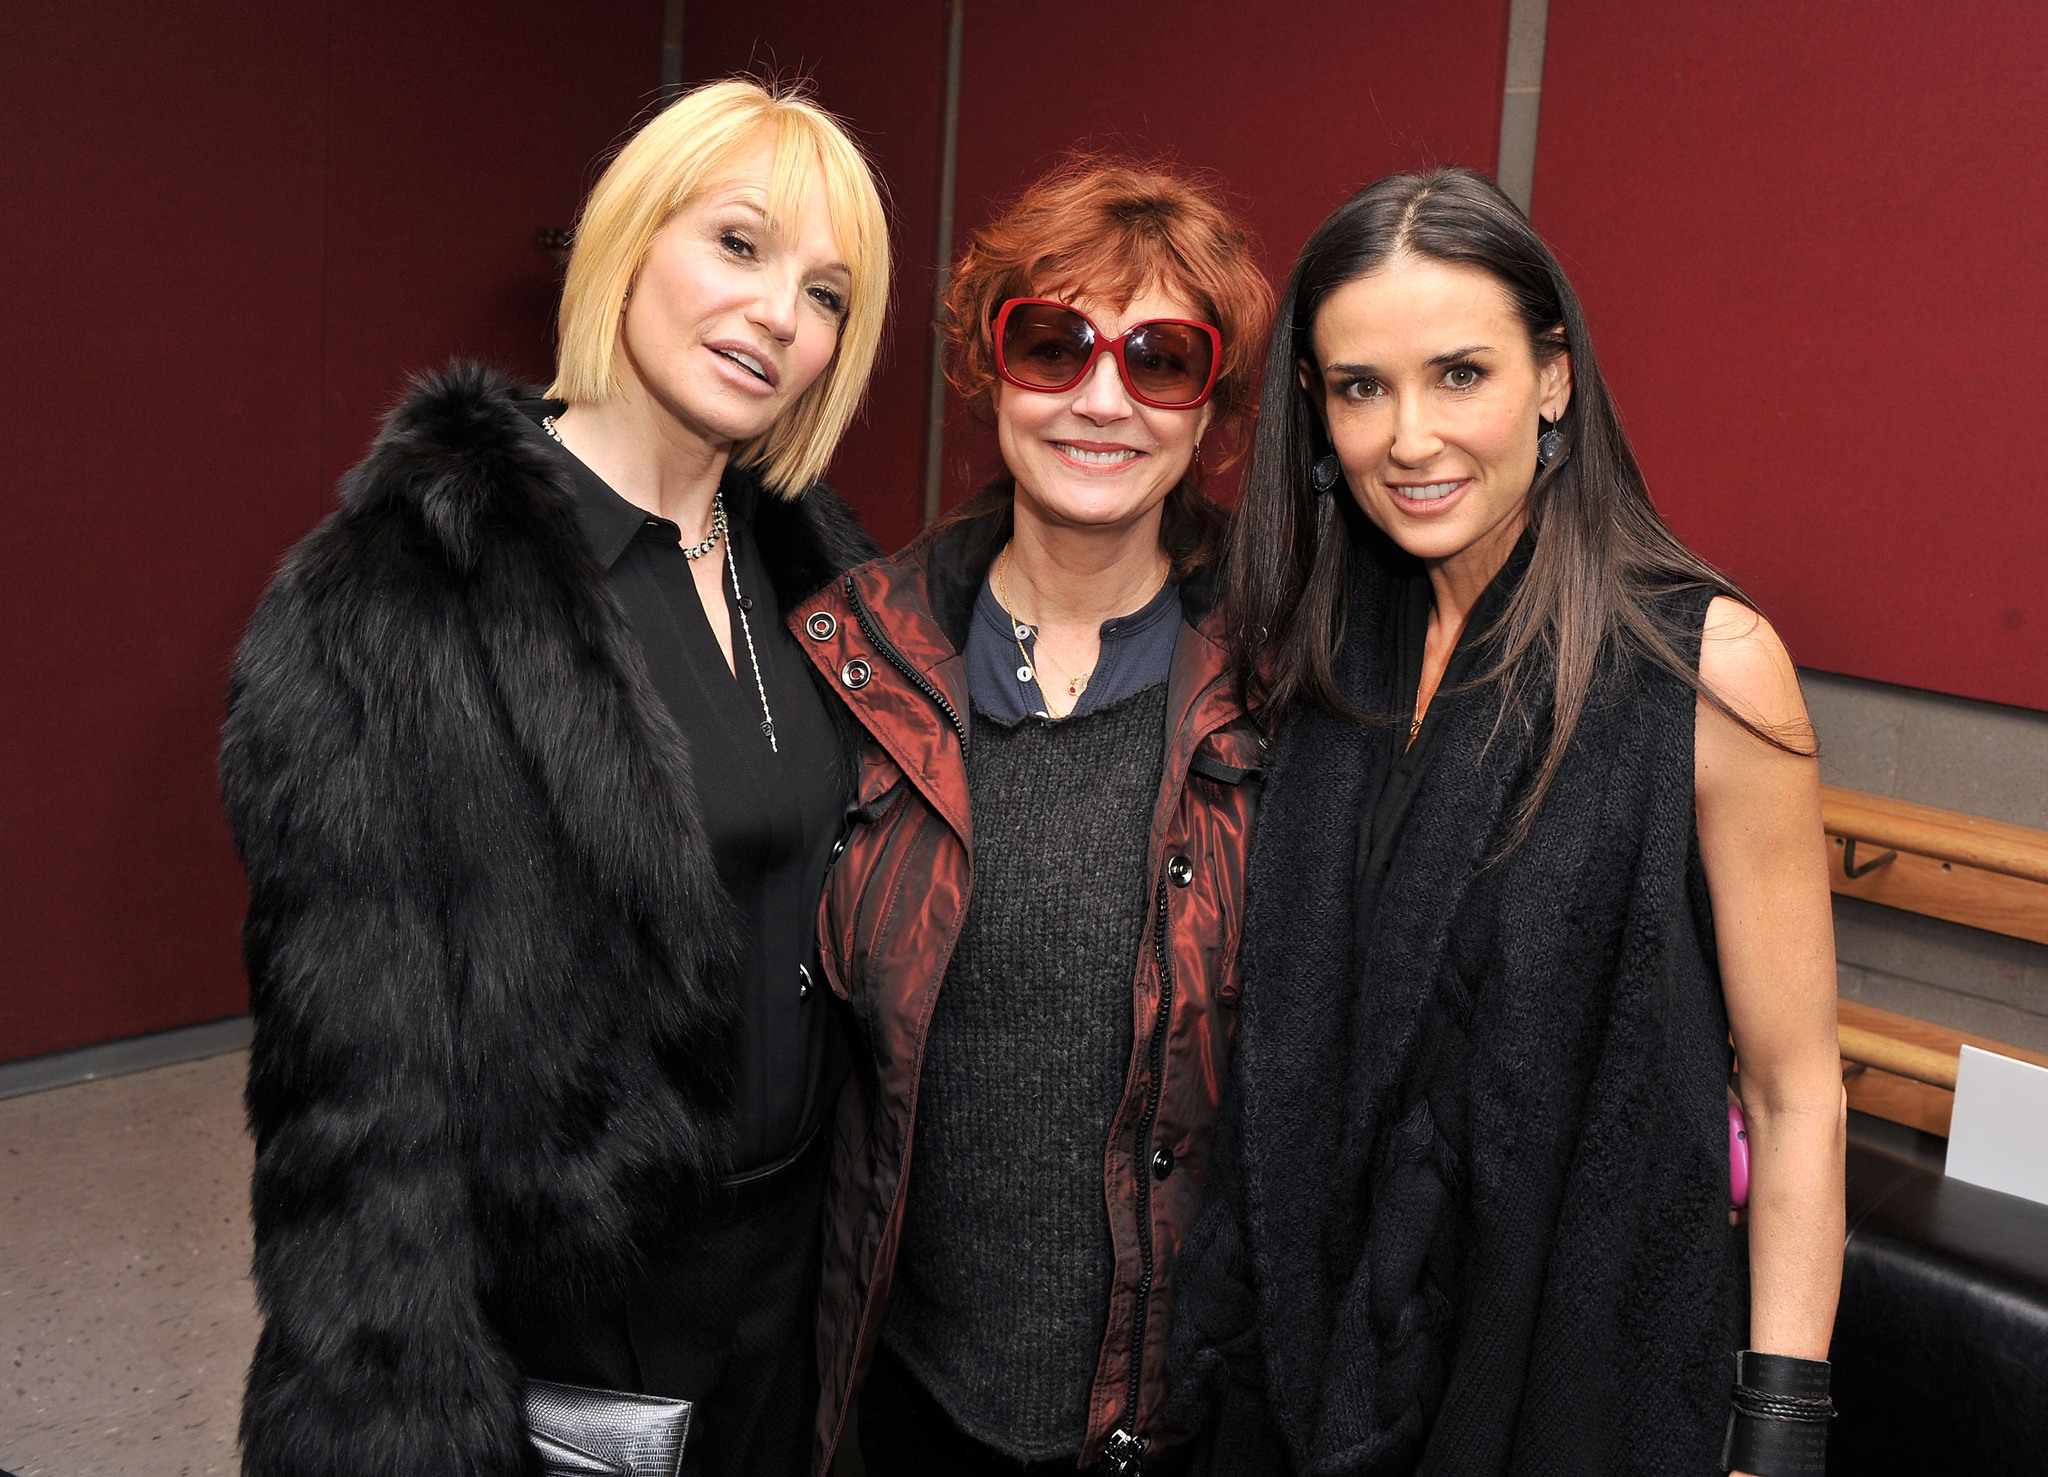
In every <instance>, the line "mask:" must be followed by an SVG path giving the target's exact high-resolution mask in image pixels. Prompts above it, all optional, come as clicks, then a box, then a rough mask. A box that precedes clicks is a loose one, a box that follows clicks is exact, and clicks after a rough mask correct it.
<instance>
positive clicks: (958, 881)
mask: <svg viewBox="0 0 2048 1477" xmlns="http://www.w3.org/2000/svg"><path fill="white" fill-rule="evenodd" d="M1006 522H1007V519H1003V520H982V521H981V522H979V523H968V524H960V525H955V526H954V527H953V528H951V529H949V530H947V531H946V532H944V533H942V534H941V535H939V536H938V537H937V538H936V539H929V540H921V541H920V542H918V543H916V544H913V545H912V546H911V547H910V548H909V549H908V550H906V551H904V552H903V553H901V554H898V555H896V556H895V557H893V558H889V559H880V560H875V561H872V562H870V563H868V564H864V565H862V566H860V567H859V568H857V569H855V570H853V571H852V572H851V573H849V574H848V575H846V576H845V577H844V578H842V579H841V580H839V581H837V582H835V583H834V584H831V585H828V586H827V587H826V588H825V589H824V590H822V591H821V592H819V593H818V594H817V595H815V596H813V597H812V598H811V599H809V600H807V601H805V602H803V603H802V604H801V605H800V606H799V607H798V608H797V609H796V611H795V612H794V614H793V615H792V616H791V618H790V624H791V626H792V627H793V628H794V629H795V630H796V631H797V633H798V636H799V639H800V640H801V642H802V644H803V647H804V649H805V650H806V651H807V652H809V654H810V656H811V659H812V660H813V661H814V662H815V663H816V664H817V666H818V668H819V670H820V671H821V672H822V673H823V674H824V675H825V677H826V678H827V680H828V681H830V682H831V683H832V684H833V686H835V687H836V688H837V689H838V690H839V691H840V693H841V694H842V695H843V696H844V697H845V699H846V701H847V704H848V706H849V707H851V709H852V710H853V713H854V715H855V717H856V718H858V719H859V721H860V722H861V723H862V724H863V725H864V726H865V728H866V730H867V734H868V739H869V742H867V743H866V744H864V745H863V754H862V759H861V770H860V777H859V795H858V801H857V809H856V810H855V811H854V813H853V823H852V825H851V828H850V829H849V831H848V833H847V835H846V837H845V839H844V840H843V841H842V842H841V843H840V845H841V847H842V851H841V852H840V853H839V854H838V856H837V859H836V861H835V862H834V863H833V866H832V870H831V872H830V874H829V875H828V877H827V878H826V883H825V894H824V899H823V901H822V903H821V906H820V921H819V939H820V947H821V949H822V952H823V956H824V964H825V974H826V977H827V978H828V979H829V981H830V982H831V985H832V988H833V990H834V991H835V992H837V993H838V995H839V996H840V998H842V999H843V1000H845V1001H847V1002H848V1003H849V1004H850V1005H851V1007H852V1010H853V1014H854V1017H855V1019H856V1021H857V1030H858V1035H859V1037H860V1038H861V1040H862V1042H863V1044H864V1047H865V1050H864V1051H863V1050H860V1049H859V1048H857V1056H858V1058H859V1060H858V1062H857V1066H856V1070H855V1072H854V1074H853V1076H852V1079H851V1080H850V1082H849V1084H848V1087H847V1090H846V1092H845V1095H844V1096H843V1097H842V1098H841V1100H840V1105H839V1114H838V1122H837V1126H836V1131H835V1134H834V1142H833V1146H832V1169H831V1188H830V1190H829V1191H828V1193H827V1200H826V1215H827V1221H826V1233H825V1261H824V1280H823V1286H822V1289H821V1295H820V1311H819V1335H818V1338H819V1369H820V1373H821V1376H822V1380H823V1394H822V1398H821V1401H820V1405H819V1413H818V1429H817V1436H816V1443H815V1446H814V1449H813V1458H814V1460H813V1469H814V1470H815V1471H816V1472H818V1473H820V1474H822V1473H824V1472H825V1471H827V1470H828V1469H829V1467H830V1464H831V1460H832V1453H833V1451H834V1450H835V1449H836V1447H837V1445H838V1442H839V1436H840V1433H841V1431H842V1430H843V1429H844V1425H845V1419H846V1412H847V1408H848V1406H849V1405H850V1404H851V1402H852V1399H853V1395H854V1391H855V1390H856V1388H857V1387H858V1385H859V1382H860V1380H861V1379H862V1378H863V1377H864V1376H865V1374H866V1371H867V1368H868V1364H869V1362H870V1360H871V1359H872V1357H873V1354H874V1349H875V1341H876V1339H877V1337H878V1335H879V1334H880V1331H881V1326H882V1317H883V1310H884V1309H885V1307H886V1306H887V1303H888V1298H889V1286H890V1280H891V1276H892V1273H893V1270H894V1266H895V1259H896V1251H897V1246H898V1243H899V1238H900V1235H901V1230H902V1224H903V1197H904V1191H905V1187H906V1186H907V1185H908V1183H909V1176H908V1170H909V1166H910V1154H911V1147H912V1145H911V1137H912V1129H913V1127H914V1126H915V1124H916V1121H917V1088H918V1072H919V1067H920V1065H921V1062H922V1059H923V1053H924V1043H925V1033H926V1031H927V1030H928V1028H929V1027H930V1024H931V1019H932V1007H933V1004H934V1002H935V1001H936V1000H937V998H938V992H939V989H940V986H941V984H942V983H943V982H944V980H945V977H946V968H947V965H948V964H949V963H950V961H951V959H952V955H953V946H954V944H955V942H956V941H957V940H958V938H959V935H960V928H961V925H962V923H963V922H964V920H965V919H966V916H967V899H968V895H969V892H970V890H971V889H972V887H973V885H974V829H973V824H972V820H971V818H970V816H969V814H968V799H967V768H966V763H965V746H966V743H967V740H968V726H967V713H968V696H967V664H966V661H965V659H964V658H963V656H962V652H963V650H964V648H965V643H966V633H967V628H968V624H969V621H970V619H971V616H972V612H973V606H974V599H975V595H976V593H977V592H978V590H979V588H980V584H981V581H982V579H983V578H984V576H985V575H986V572H987V570H988V566H989V564H990V562H991V560H992V558H993V556H994V553H995V551H996V549H997V548H998V547H1000V545H1001V541H1002V536H1003V534H1004V529H1003V528H1001V527H1000V526H997V525H998V524H999V523H1006ZM1201 583H1202V582H1201V581H1199V580H1197V581H1190V582H1189V584H1187V585H1185V586H1183V590H1182V603H1183V608H1184V609H1185V610H1186V611H1187V613H1188V616H1189V623H1188V624H1186V625H1184V626H1183V628H1182V630H1181V633H1180V639H1179V643H1178V645H1177V646H1176V648H1175V650H1174V655H1173V664H1172V670H1171V674H1170V676H1169V679H1168V684H1167V717H1168V723H1167V728H1166V740H1165V741H1166V745H1167V748H1166V756H1165V757H1166V764H1165V774H1164V778H1163V779H1162V781H1161V783H1160V790H1159V798H1158V802H1157V804H1156V806H1155V807H1154V810H1153V819H1152V830H1151V838H1150V842H1149V845H1148V849H1147V862H1146V865H1147V866H1148V867H1149V869H1150V873H1151V877H1152V896H1153V917H1152V926H1151V927H1150V928H1149V929H1148V930H1147V937H1146V938H1145V940H1144V941H1143V946H1142V947H1141V948H1140V949H1139V950H1138V952H1137V956H1136V957H1135V958H1134V959H1133V960H1132V977H1131V1008H1132V1011H1133V1013H1134V1020H1135V1024H1136V1034H1135V1044H1134V1047H1133V1050H1132V1055H1131V1064H1130V1071H1129V1075H1128V1077H1127V1079H1126V1084H1125V1088H1124V1095H1123V1100H1122V1103H1121V1104H1120V1106H1119V1108H1118V1110H1117V1114H1116V1118H1115V1120H1114V1123H1113V1126H1112V1128H1111V1138H1110V1142H1109V1144H1108V1145H1106V1146H1105V1148H1106V1152H1105V1154H1104V1185H1103V1190H1104V1196H1105V1203H1106V1204H1107V1206H1108V1208H1109V1213H1110V1231H1111V1237H1112V1244H1113V1246H1114V1248H1115V1253H1116V1271H1115V1278H1114V1282H1113V1284H1112V1288H1113V1291H1112V1294H1111V1299H1110V1306H1109V1322H1108V1328H1107V1331H1106V1332H1105V1334H1104V1336H1103V1342H1102V1351H1101V1354H1100V1356H1099V1357H1098V1359H1097V1362H1096V1370H1095V1382H1094V1386H1093V1388H1092V1390H1091V1392H1090V1395H1089V1416H1088V1433H1087V1437H1086V1440H1085V1442H1084V1444H1083V1447H1082V1451H1081V1459H1082V1462H1083V1464H1084V1465H1092V1464H1093V1463H1094V1462H1095V1461H1097V1460H1098V1459H1099V1458H1101V1457H1103V1456H1105V1455H1108V1456H1111V1457H1116V1456H1118V1455H1121V1454H1126V1453H1129V1454H1134V1453H1135V1450H1136V1447H1135V1444H1134V1443H1133V1442H1132V1440H1131V1437H1132V1436H1133V1435H1134V1434H1135V1435H1140V1436H1143V1437H1145V1438H1146V1439H1148V1440H1149V1441H1152V1442H1155V1443H1157V1442H1160V1441H1162V1440H1172V1439H1174V1437H1175V1435H1176V1434H1178V1433H1173V1432H1170V1431H1169V1430H1168V1429H1167V1428H1166V1426H1165V1424H1164V1421H1163V1418H1162V1415H1161V1405H1162V1403H1163V1400H1164V1395H1165V1382H1164V1364H1165V1359H1166V1347H1167V1333H1168V1329H1167V1321H1168V1318H1169V1317H1170V1315H1171V1311H1172V1308H1173V1266H1174V1260H1175V1257H1176V1255H1177V1253H1178V1252H1179V1249H1180V1246H1181V1243H1182V1242H1183V1241H1184V1240H1185V1238H1186V1236H1187V1234H1188V1232H1189V1230H1190V1229H1191V1228H1192V1226H1193V1224H1194V1218H1195V1213H1196V1211H1197V1210H1198V1209H1199V1208H1200V1205H1201V1198H1202V1188H1203V1185H1204V1182H1205V1181H1206V1179H1207V1177H1208V1150H1209V1140H1210V1134H1211V1130H1212V1128H1213V1127H1214V1125H1215V1122H1216V1116H1217V1112H1218V1110H1219V1108H1220V1106H1221V1104H1222V1100H1223V1089H1224V1085H1225V1082H1226V1080H1227V1078H1228V1074H1229V1066H1230V1054H1231V1049H1232V1046H1233V1045H1234V1043H1235V1039H1236V1035H1237V1015H1236V1006H1237V995H1238V972H1237V944H1238V929H1239V924H1240V920H1241V918H1242V915H1243V909H1242V902H1243V896H1244V875H1245V853H1246V848H1247V844H1248V842H1249V840H1250V835H1251V827H1252V819H1253V813H1254V809H1255V807H1256V805H1257V793H1258V788H1259V787H1258V784H1257V783H1256V781H1257V775H1258V765H1259V754H1260V745H1259V741H1258V737H1257V734H1256V732H1255V731H1254V729H1253V727H1252V726H1251V724H1250V722H1249V721H1248V720H1247V719H1246V717H1245V715H1244V711H1243V709H1242V708H1241V707H1240V706H1239V703H1238V701H1237V698H1236V696H1235V695H1234V692H1233V690H1232V685H1231V682H1230V679H1229V673H1228V665H1227V662H1226V659H1225V655H1224V651H1223V648H1222V646H1221V644H1220V643H1219V642H1218V641H1217V640H1216V639H1214V637H1213V636H1212V635H1211V634H1210V633H1209V632H1208V631H1207V630H1205V629H1204V628H1202V627H1201V626H1199V625H1197V624H1195V621H1196V620H1197V619H1198V618H1199V617H1200V616H1201V615H1202V614H1204V613H1205V612H1204V611H1203V609H1202V607H1203V606H1204V605H1205V604H1206V599H1205V592H1204V591H1203V590H1202V589H1201V588H1200V584H1201ZM1018 1048H1019V1050H1028V1049H1029V1043H1027V1042H1019V1043H1018ZM1109 1469H1110V1470H1112V1471H1115V1470H1117V1463H1116V1462H1115V1461H1114V1460H1112V1461H1111V1462H1110V1464H1109ZM1133 1470H1135V1465H1133Z"/></svg>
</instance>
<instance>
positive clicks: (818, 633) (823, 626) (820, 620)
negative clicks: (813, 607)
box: [804, 610, 839, 641]
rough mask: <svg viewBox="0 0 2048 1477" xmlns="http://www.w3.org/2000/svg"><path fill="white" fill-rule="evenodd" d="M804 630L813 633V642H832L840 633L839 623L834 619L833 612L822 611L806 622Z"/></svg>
mask: <svg viewBox="0 0 2048 1477" xmlns="http://www.w3.org/2000/svg"><path fill="white" fill-rule="evenodd" d="M804 629H805V630H806V631H809V632H810V633H811V639H812V640H813V641H830V640H831V639H832V638H833V637H834V636H835V635H837V634H838V632H839V622H838V621H836V620H834V619H833V618H832V612H831V611H829V610H821V611H819V612H818V613H817V614H815V615H813V616H812V617H811V618H810V619H809V620H807V621H805V622H804Z"/></svg>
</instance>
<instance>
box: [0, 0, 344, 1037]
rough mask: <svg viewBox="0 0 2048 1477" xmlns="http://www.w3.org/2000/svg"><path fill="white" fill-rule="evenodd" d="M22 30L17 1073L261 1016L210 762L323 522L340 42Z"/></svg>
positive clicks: (14, 239)
mask: <svg viewBox="0 0 2048 1477" xmlns="http://www.w3.org/2000/svg"><path fill="white" fill-rule="evenodd" d="M8 33H9V35H8V44H7V46H6V47H5V48H0V98H4V99H5V101H4V102H0V109H4V124H0V133H4V135H5V136H6V137H7V138H8V139H9V140H10V141H11V142H10V145H9V147H8V148H6V149H5V150H0V198H5V199H6V200H7V201H8V202H9V212H8V229H7V240H6V244H5V246H4V248H0V250H4V252H5V262H6V270H5V271H0V321H4V322H5V323H6V324H7V325H8V328H7V339H8V347H7V357H8V364H9V369H10V371H11V373H10V380H11V382H12V384H13V386H14V393H13V395H12V396H10V403H9V416H8V420H9V427H10V431H9V434H8V436H7V438H6V439H7V452H6V455H5V457H4V459H0V466H4V467H5V469H6V470H5V473H4V476H5V479H6V482H5V488H6V491H5V497H6V512H7V524H8V528H7V537H6V538H5V539H4V540H0V690H4V692H5V699H4V701H0V734H4V738H0V752H4V754H5V756H6V762H5V764H4V766H0V835H4V837H5V838H6V844H5V845H4V847H0V909H4V914H0V917H4V936H0V1057H16V1056H27V1055H32V1054H35V1053H38V1052H42V1051H48V1050H51V1049H54V1048H58V1047H64V1046H72V1045H77V1044H79V1043H82V1042H87V1041H94V1040H99V1039H102V1038H105V1037H110V1036H120V1035H126V1034H130V1033H132V1032H137V1031H143V1030H148V1029H150V1028H152V1027H156V1026H164V1025H171V1024H175V1023H179V1022H184V1021H191V1020H204V1019H208V1018H210V1017H216V1016H224V1015H230V1014H233V1013H234V1012H235V1011H237V1010H240V1009H241V1008H242V1004H243V999H244V995H243V985H242V979H241V970H240V966H239V963H238V960H237V953H236V940H235V924H236V920H237V918H238V916H239V913H240V908H241V891H240V878H239V874H238V872H237V869H236V867H235V865H234V861H233V858H232V856H231V855H230V852H229V848H228V844H227V837H226V834H225V830H224V828H223V827H222V825H221V822H220V819H219V810H218V806H217V804H216V802H215V799H214V784H213V775H212V768H213V765H212V755H213V749H214V747H215V744H216V742H217V735H218V732H219V710H220V696H221V687H222V673H223V667H224V664H225V662H226V659H227V654H228V652H229V651H230V649H231V648H232V645H233V643H234V640H235V638H236V636H237V634H238V632H239V630H240V627H241V624H242V622H243V621H244V620H245V619H246V618H247V616H248V612H249V607H250V606H251V604H252V603H253V602H254V599H255V595H256V591H257V589H258V587H259V586H260V584H261V582H262V578H263V573H264V570H265V568H266V567H267V566H268V564H269V563H270V561H271V560H272V559H274V558H275V557H276V554H277V552H278V551H279V550H280V549H282V548H283V547H284V545H285V544H286V543H287V542H288V541H289V540H290V539H291V538H292V537H294V536H295V535H296V534H297V533H298V532H299V531H300V530H302V529H303V528H305V527H306V526H307V525H308V524H309V523H310V522H311V521H312V518H313V517H314V516H315V514H316V510H317V509H318V507H319V506H320V501H321V500H320V497H319V493H318V469H319V395H318V385H319V371H320V300H319V293H318V291H317V283H318V280H319V273H320V257H321V229H322V218H321V198H320V195H321V192H320V160H321V154H322V147H323V133H324V120H323V116H322V108H321V79H322V76H323V74H324V70H325V62H326V57H325V47H326V21H325V18H324V16H323V14H322V13H321V11H320V9H319V8H318V7H308V8H298V7H291V6H277V7H258V8H254V9H252V8H251V7H249V6H246V5H232V4H224V3H215V4H192V5H180V6H161V5H154V4H142V3H125V4H99V5H94V6H90V7H86V6H80V7H64V6H23V7H16V9H15V13H14V14H12V15H11V16H10V17H9V22H8ZM223 38H232V40H231V42H227V43H225V44H224V40H223Z"/></svg>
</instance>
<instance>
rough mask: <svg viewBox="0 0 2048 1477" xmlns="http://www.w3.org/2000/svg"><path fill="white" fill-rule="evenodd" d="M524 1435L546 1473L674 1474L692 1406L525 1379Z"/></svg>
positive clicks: (600, 1476) (582, 1476)
mask: <svg viewBox="0 0 2048 1477" xmlns="http://www.w3.org/2000/svg"><path fill="white" fill-rule="evenodd" d="M525 1401H526V1434H527V1439H528V1440H530V1441H531V1442H532V1443H533V1449H534V1450H535V1451H537V1452H539V1453H540V1469H541V1471H542V1472H544V1473H546V1474H547V1477H676V1474H677V1472H678V1471H679V1470H681V1468H682V1465H683V1446H684V1444H685V1443H686V1442H687V1441H688V1440H689V1438H690V1422H691V1420H692V1418H693V1417H694V1416H695V1415H696V1406H695V1405H694V1404H693V1403H692V1402H690V1401H688V1400H669V1399H664V1398H663V1397H661V1396H659V1395H629V1394H627V1393H625V1392H624V1391H621V1390H588V1389H585V1388H584V1387H583V1386H581V1385H558V1384H556V1383H555V1382H554V1381H552V1380H528V1381H527V1382H526V1395H525Z"/></svg>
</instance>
